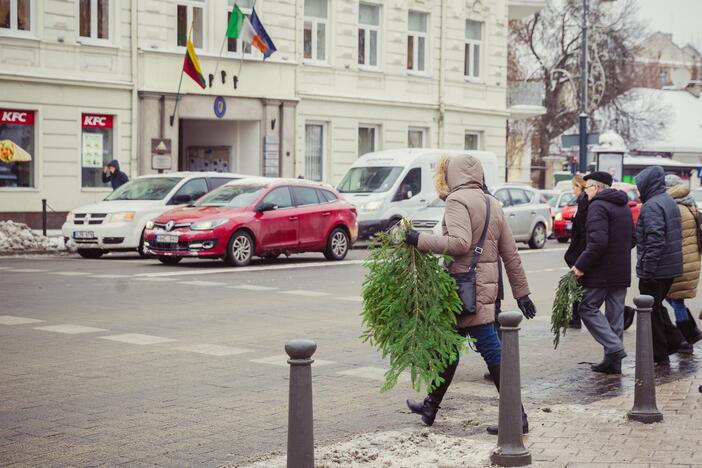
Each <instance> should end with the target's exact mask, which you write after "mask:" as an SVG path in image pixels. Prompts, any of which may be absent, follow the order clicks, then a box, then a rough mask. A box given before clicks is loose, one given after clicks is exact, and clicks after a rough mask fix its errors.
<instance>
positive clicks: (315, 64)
mask: <svg viewBox="0 0 702 468" xmlns="http://www.w3.org/2000/svg"><path fill="white" fill-rule="evenodd" d="M302 64H303V65H304V66H307V67H318V68H331V67H332V66H331V64H330V63H328V62H317V61H312V60H303V61H302Z"/></svg>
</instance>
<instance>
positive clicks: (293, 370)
mask: <svg viewBox="0 0 702 468" xmlns="http://www.w3.org/2000/svg"><path fill="white" fill-rule="evenodd" d="M316 350H317V345H316V344H315V342H314V341H310V340H291V341H288V342H287V343H286V344H285V352H286V353H288V356H290V359H288V364H290V395H289V401H288V468H314V434H313V423H312V363H313V362H314V360H313V359H311V358H312V355H313V354H314V352H315V351H316Z"/></svg>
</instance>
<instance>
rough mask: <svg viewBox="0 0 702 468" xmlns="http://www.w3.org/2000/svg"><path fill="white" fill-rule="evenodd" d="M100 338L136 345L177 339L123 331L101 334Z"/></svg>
mask: <svg viewBox="0 0 702 468" xmlns="http://www.w3.org/2000/svg"><path fill="white" fill-rule="evenodd" d="M100 338H101V339H103V340H110V341H119V342H121V343H129V344H135V345H151V344H159V343H168V342H170V341H175V340H174V339H172V338H163V337H160V336H154V335H142V334H141V333H123V334H120V335H109V336H101V337H100Z"/></svg>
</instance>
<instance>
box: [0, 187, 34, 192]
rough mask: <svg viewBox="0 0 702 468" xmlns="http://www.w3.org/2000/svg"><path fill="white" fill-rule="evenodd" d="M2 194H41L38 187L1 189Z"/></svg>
mask: <svg viewBox="0 0 702 468" xmlns="http://www.w3.org/2000/svg"><path fill="white" fill-rule="evenodd" d="M0 192H24V193H39V192H40V190H39V189H38V188H36V187H0Z"/></svg>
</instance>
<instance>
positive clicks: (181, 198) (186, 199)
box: [171, 194, 193, 205]
mask: <svg viewBox="0 0 702 468" xmlns="http://www.w3.org/2000/svg"><path fill="white" fill-rule="evenodd" d="M191 201H193V197H191V196H190V195H186V194H180V195H175V196H174V197H173V198H172V199H171V203H173V204H174V205H183V204H185V203H190V202H191Z"/></svg>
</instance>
